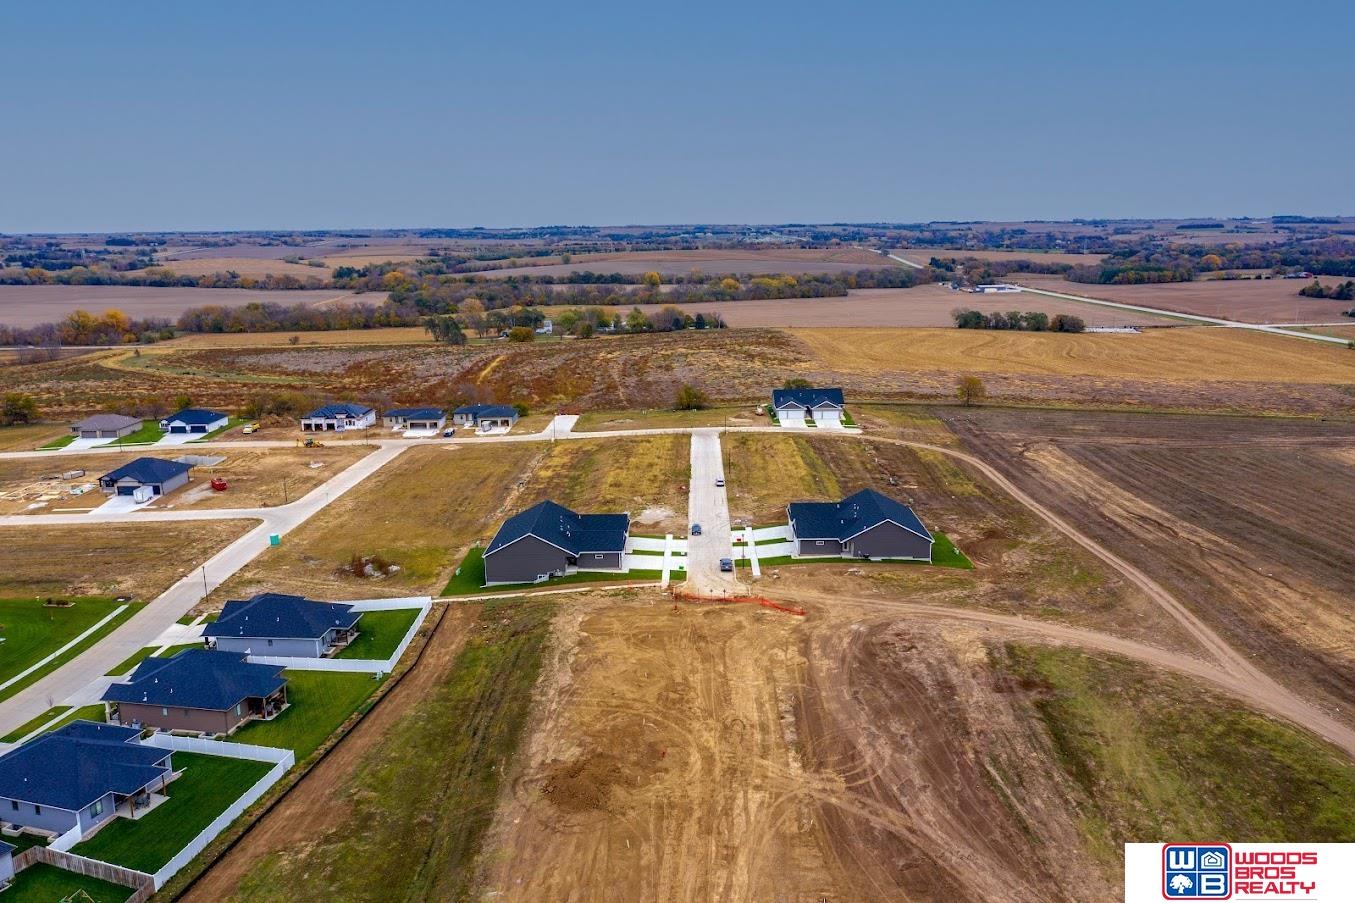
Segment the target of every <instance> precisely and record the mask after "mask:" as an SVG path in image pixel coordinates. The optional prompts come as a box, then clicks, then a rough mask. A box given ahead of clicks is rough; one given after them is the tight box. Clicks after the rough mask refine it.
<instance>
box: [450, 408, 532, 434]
mask: <svg viewBox="0 0 1355 903" xmlns="http://www.w3.org/2000/svg"><path fill="white" fill-rule="evenodd" d="M517 422H518V409H517V408H515V407H513V406H512V405H506V404H468V405H464V406H463V407H459V408H457V409H456V410H455V411H453V412H452V423H455V424H456V425H457V426H473V427H475V428H476V429H479V430H493V429H509V428H511V427H512V426H513V424H515V423H517Z"/></svg>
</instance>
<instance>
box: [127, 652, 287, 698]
mask: <svg viewBox="0 0 1355 903" xmlns="http://www.w3.org/2000/svg"><path fill="white" fill-rule="evenodd" d="M282 670H283V669H282V667H281V666H280V665H257V664H252V663H250V662H249V661H247V660H246V656H245V654H244V653H243V652H215V651H212V650H209V649H184V650H183V651H181V652H179V653H178V654H177V655H172V656H167V657H165V658H156V657H151V658H148V659H146V660H145V661H143V662H142V663H141V664H139V665H137V667H136V670H135V671H133V672H132V675H131V677H130V678H129V679H128V682H127V683H120V684H111V685H109V687H108V689H107V691H105V692H104V695H103V699H104V701H105V702H139V703H145V704H147V705H163V706H168V705H176V706H184V707H186V708H190V709H211V710H213V711H217V712H224V711H225V710H226V709H229V708H231V707H232V706H234V705H235V704H236V703H238V702H242V701H243V700H245V699H249V698H251V697H258V698H260V699H262V698H264V697H266V696H270V695H272V694H273V693H276V692H277V691H278V689H279V688H280V687H282V686H283V685H284V684H285V683H287V679H286V678H284V677H283V676H282Z"/></svg>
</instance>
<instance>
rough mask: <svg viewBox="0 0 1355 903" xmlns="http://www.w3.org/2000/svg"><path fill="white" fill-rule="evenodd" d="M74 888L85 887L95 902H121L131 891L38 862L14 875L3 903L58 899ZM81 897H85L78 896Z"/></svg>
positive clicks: (55, 902) (48, 902) (41, 902)
mask: <svg viewBox="0 0 1355 903" xmlns="http://www.w3.org/2000/svg"><path fill="white" fill-rule="evenodd" d="M76 891H84V892H85V893H86V894H88V895H89V899H91V900H93V901H94V903H122V901H123V900H126V899H127V898H128V897H130V896H131V895H132V889H131V888H130V887H123V886H122V885H121V884H114V883H112V882H111V881H100V880H99V879H98V878H85V877H83V876H81V875H77V874H75V872H68V871H66V870H65V869H59V868H57V867H56V866H54V865H46V864H45V863H41V862H39V863H37V864H36V865H30V866H29V867H28V868H26V869H24V870H23V871H22V872H20V873H19V874H17V875H15V876H14V884H13V885H12V886H11V887H10V889H9V890H7V891H5V896H4V900H5V903H58V901H61V900H65V899H68V898H69V897H70V896H71V894H74V893H75V892H76ZM79 899H80V900H81V901H83V900H84V897H80V898H79Z"/></svg>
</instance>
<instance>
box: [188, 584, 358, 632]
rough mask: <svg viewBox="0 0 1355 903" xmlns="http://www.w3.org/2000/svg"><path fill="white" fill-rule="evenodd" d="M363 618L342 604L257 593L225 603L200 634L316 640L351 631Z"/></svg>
mask: <svg viewBox="0 0 1355 903" xmlns="http://www.w3.org/2000/svg"><path fill="white" fill-rule="evenodd" d="M360 617H362V612H358V611H353V606H351V605H347V604H345V603H343V602H316V601H315V600H313V599H307V598H306V597H305V596H288V595H284V594H283V593H259V594H258V595H257V596H254V597H252V598H250V599H245V600H243V601H241V600H233V601H230V602H227V603H226V604H225V606H224V607H223V608H222V609H221V616H220V617H219V618H217V619H216V621H215V622H214V623H212V624H208V625H207V627H206V629H205V630H203V632H202V635H203V636H211V637H222V636H224V637H262V638H268V639H287V640H318V639H320V638H321V637H323V636H324V635H325V632H326V631H328V630H330V629H332V628H335V627H340V628H344V629H347V628H350V627H352V626H353V625H354V624H356V623H357V622H358V618H360Z"/></svg>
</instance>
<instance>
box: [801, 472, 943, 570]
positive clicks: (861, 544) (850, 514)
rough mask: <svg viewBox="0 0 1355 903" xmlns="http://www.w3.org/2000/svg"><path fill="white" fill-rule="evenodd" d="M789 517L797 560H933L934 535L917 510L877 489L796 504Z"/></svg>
mask: <svg viewBox="0 0 1355 903" xmlns="http://www.w3.org/2000/svg"><path fill="white" fill-rule="evenodd" d="M786 514H787V519H788V520H789V522H790V537H791V541H792V542H793V543H794V544H795V551H794V553H793V554H794V555H797V556H820V555H823V556H840V557H842V558H870V559H889V558H897V559H903V560H907V561H931V560H932V543H933V539H932V534H931V532H930V531H928V530H927V528H926V527H924V526H923V525H922V521H921V520H920V519H918V516H917V515H916V514H914V513H913V509H912V508H910V507H908V506H907V505H905V504H903V503H902V502H899V501H895V500H894V499H891V498H890V497H889V496H887V495H884V494H882V493H879V492H876V491H875V490H874V489H862V490H861V491H860V492H857V493H855V494H853V495H849V496H847V497H846V498H845V499H843V500H842V501H840V502H791V503H790V505H788V506H787V508H786Z"/></svg>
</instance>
